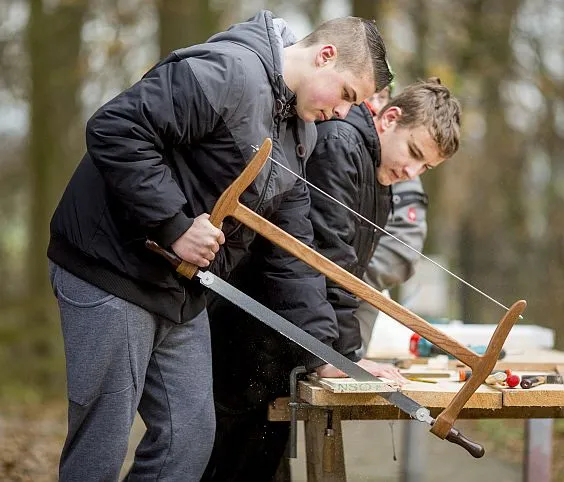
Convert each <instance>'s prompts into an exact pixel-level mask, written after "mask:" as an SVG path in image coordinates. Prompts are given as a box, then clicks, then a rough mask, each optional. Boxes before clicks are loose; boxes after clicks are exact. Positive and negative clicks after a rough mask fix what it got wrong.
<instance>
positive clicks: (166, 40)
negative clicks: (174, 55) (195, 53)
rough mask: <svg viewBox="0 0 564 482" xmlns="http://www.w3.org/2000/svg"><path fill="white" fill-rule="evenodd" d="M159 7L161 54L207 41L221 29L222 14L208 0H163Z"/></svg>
mask: <svg viewBox="0 0 564 482" xmlns="http://www.w3.org/2000/svg"><path fill="white" fill-rule="evenodd" d="M158 10H159V24H160V30H159V45H160V53H161V57H165V56H166V55H168V54H169V52H171V51H172V50H175V49H178V48H182V47H188V46H190V45H194V44H198V43H201V42H205V41H206V40H207V39H208V38H209V37H210V36H211V35H212V34H214V33H215V32H216V31H217V30H218V28H219V23H220V14H219V12H217V11H215V10H214V9H213V8H212V7H211V6H210V1H208V0H191V1H186V0H160V2H159V3H158Z"/></svg>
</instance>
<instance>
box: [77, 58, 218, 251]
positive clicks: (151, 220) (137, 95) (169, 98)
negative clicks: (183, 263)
mask: <svg viewBox="0 0 564 482" xmlns="http://www.w3.org/2000/svg"><path fill="white" fill-rule="evenodd" d="M217 120H218V118H217V114H216V113H215V112H214V110H213V109H212V108H211V107H210V105H209V102H208V101H207V99H206V97H205V95H204V93H203V92H202V90H201V88H200V87H199V84H198V82H197V80H196V79H195V77H194V74H193V72H192V71H191V69H190V66H189V65H188V63H187V62H185V61H180V62H171V63H167V64H164V65H161V66H159V67H157V68H155V69H153V70H152V71H150V72H149V73H148V74H147V75H146V76H145V77H143V79H141V80H140V81H139V82H137V83H136V84H134V85H133V86H132V87H131V88H129V89H127V90H126V91H124V92H122V93H121V94H119V95H118V96H117V97H115V98H114V99H112V100H111V101H109V102H108V103H107V104H105V105H104V106H103V107H101V108H100V109H99V110H98V111H97V112H96V113H95V114H94V115H93V116H92V117H91V118H90V120H89V121H88V123H87V128H86V142H87V148H88V152H89V154H90V156H91V158H92V160H93V162H94V164H95V165H96V167H97V168H98V170H99V171H100V173H101V174H102V176H103V178H104V180H105V182H106V185H107V186H108V188H109V189H110V191H111V192H112V195H113V197H114V199H115V200H116V202H117V203H119V204H120V206H121V208H122V209H123V210H124V211H125V212H127V215H128V218H129V219H131V220H132V221H133V222H135V223H137V224H138V225H139V226H140V227H143V228H145V229H147V230H148V232H149V233H150V235H151V237H153V238H154V239H155V240H156V241H158V242H160V243H162V244H164V245H166V246H168V245H170V244H171V243H172V242H173V241H174V240H175V239H177V238H178V237H179V236H180V235H181V234H182V233H183V232H184V231H186V230H187V229H188V228H189V227H190V226H191V224H192V222H193V219H191V218H189V217H187V216H186V215H185V214H184V213H183V212H182V207H183V206H184V204H185V203H186V199H185V197H184V194H183V193H182V190H181V189H180V187H179V186H178V185H177V183H176V181H175V180H174V178H173V175H172V172H171V169H170V167H169V166H168V165H166V164H165V163H164V162H163V152H165V150H166V149H167V146H170V145H180V144H190V143H191V142H194V141H195V140H197V139H199V138H201V137H202V136H204V135H205V134H206V133H207V132H209V131H210V130H212V129H213V126H214V125H215V123H216V122H217Z"/></svg>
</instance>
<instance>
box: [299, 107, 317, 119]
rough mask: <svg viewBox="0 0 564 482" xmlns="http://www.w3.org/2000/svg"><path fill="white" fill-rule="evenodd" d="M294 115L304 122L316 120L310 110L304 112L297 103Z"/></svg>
mask: <svg viewBox="0 0 564 482" xmlns="http://www.w3.org/2000/svg"><path fill="white" fill-rule="evenodd" d="M296 115H297V116H298V117H299V118H300V119H302V120H303V121H304V122H315V121H316V120H317V117H316V116H315V115H313V114H312V113H311V112H307V111H306V112H304V110H303V109H301V108H300V106H299V105H298V106H296Z"/></svg>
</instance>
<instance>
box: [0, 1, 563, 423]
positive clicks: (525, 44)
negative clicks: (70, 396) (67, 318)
mask: <svg viewBox="0 0 564 482" xmlns="http://www.w3.org/2000/svg"><path fill="white" fill-rule="evenodd" d="M261 8H267V9H270V10H272V11H274V12H275V13H276V14H277V15H278V16H281V17H284V18H285V19H286V20H287V21H288V22H289V24H290V27H291V28H292V29H293V30H294V32H295V33H296V34H297V35H298V37H301V36H304V35H305V34H307V33H308V32H309V31H310V30H311V28H312V27H313V26H315V25H317V24H319V23H320V22H321V21H323V20H325V19H328V18H331V17H336V16H342V15H348V14H352V15H358V16H362V17H365V18H374V19H375V20H376V22H377V25H378V26H379V28H380V30H381V32H382V34H383V36H384V39H385V42H386V45H387V47H388V54H389V59H390V61H391V64H392V67H393V69H394V71H395V73H396V79H397V81H396V84H397V89H398V90H401V88H403V87H404V86H405V85H407V84H409V83H411V82H412V81H414V80H417V79H422V78H427V77H429V76H439V77H440V78H441V80H442V81H443V83H444V84H446V85H447V86H448V87H450V88H451V89H452V91H453V92H454V94H455V95H456V96H457V97H458V98H459V99H460V100H461V102H462V105H463V141H462V147H461V150H460V151H459V153H458V154H457V155H456V157H455V158H454V159H453V160H452V161H449V162H448V163H446V164H445V165H444V166H441V168H440V169H438V170H436V171H434V172H433V175H431V176H423V182H424V185H425V188H426V190H427V192H428V194H429V197H430V206H429V217H428V221H429V237H428V239H427V243H426V246H425V250H424V251H425V253H426V254H438V255H440V256H441V257H442V259H443V260H445V261H446V263H447V264H448V267H449V268H450V269H451V270H453V271H454V272H455V273H457V274H458V275H459V276H460V277H462V278H463V279H465V280H467V281H468V282H470V283H472V284H474V285H476V286H478V287H479V288H480V289H481V290H483V291H485V292H486V293H488V294H489V295H490V296H492V297H493V298H495V299H497V300H500V301H501V302H503V303H504V304H507V305H509V304H511V303H512V302H513V301H514V300H516V299H520V298H524V299H526V300H527V301H528V303H529V305H528V309H527V311H526V312H525V321H524V323H531V324H537V325H541V326H545V327H549V328H552V329H554V330H555V342H556V348H560V349H562V348H564V331H563V330H560V329H559V327H560V325H561V318H560V317H561V316H563V314H564V159H563V155H564V154H563V153H564V149H563V148H564V28H563V26H564V2H561V1H558V0H504V1H492V0H490V1H488V0H461V1H457V2H452V1H449V0H397V1H392V0H382V1H369V0H355V1H345V0H311V1H306V0H296V1H284V0H268V1H260V0H209V1H207V0H158V1H152V0H117V1H116V0H43V1H42V0H25V1H24V0H0V279H3V280H4V282H3V283H0V408H2V410H3V411H4V413H9V411H10V409H9V408H8V407H12V406H13V405H14V404H21V403H23V404H24V405H25V406H28V407H34V408H33V411H37V410H38V409H37V407H41V406H43V404H46V405H45V406H47V405H48V404H49V403H51V401H52V400H60V399H61V397H63V396H64V390H65V388H64V383H65V373H64V356H63V346H62V340H61V335H60V327H59V320H58V314H57V309H56V303H55V300H54V298H53V295H52V292H51V288H50V285H49V281H48V277H47V259H46V255H45V253H46V246H47V242H48V236H49V220H50V217H51V214H52V212H53V209H54V207H55V206H56V204H57V202H58V200H59V198H60V196H61V194H62V191H63V189H64V187H65V185H66V183H67V181H68V179H69V177H70V176H71V174H72V172H73V170H74V168H75V166H76V165H77V162H78V161H79V160H80V158H81V156H82V154H83V151H84V126H85V121H86V119H87V118H88V117H89V116H90V115H91V114H92V113H93V112H94V111H95V110H96V109H97V107H99V106H100V105H101V104H103V103H104V102H105V101H106V100H108V99H110V98H111V97H112V96H114V95H115V94H116V93H118V92H119V91H121V90H122V89H123V88H125V87H127V86H129V85H131V84H132V83H133V82H135V81H136V80H137V79H138V78H139V77H140V76H141V75H142V74H143V73H144V72H145V71H146V70H148V69H149V68H150V67H151V66H152V65H153V64H154V63H155V62H156V61H157V60H158V59H159V58H160V57H162V56H164V55H166V54H167V53H168V52H169V51H171V50H173V49H175V48H179V47H183V46H186V45H189V44H193V43H198V42H201V41H204V40H205V39H206V38H207V37H209V36H210V35H211V34H212V33H214V32H216V31H218V30H221V29H224V28H225V27H226V26H228V25H230V24H231V23H234V22H238V21H241V20H244V19H246V18H248V17H250V16H252V15H254V13H255V12H256V11H257V10H259V9H261ZM448 307H449V308H448V310H447V312H446V313H444V316H446V317H451V318H452V317H457V318H460V319H462V320H465V321H466V322H473V323H495V322H497V321H498V320H499V319H500V318H501V316H502V314H503V312H502V310H501V309H500V308H499V307H498V306H496V305H495V304H493V303H491V302H490V301H488V300H487V299H485V298H483V297H481V296H479V295H477V294H475V293H474V292H473V291H471V290H469V289H468V288H466V287H465V286H464V285H461V284H459V283H457V282H456V281H455V280H453V281H451V282H450V284H449V303H448ZM39 411H40V410H39ZM0 413H1V412H0Z"/></svg>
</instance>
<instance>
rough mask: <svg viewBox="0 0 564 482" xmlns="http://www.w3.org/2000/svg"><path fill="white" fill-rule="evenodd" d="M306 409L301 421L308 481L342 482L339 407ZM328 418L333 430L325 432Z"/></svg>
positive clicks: (343, 456) (341, 442)
mask: <svg viewBox="0 0 564 482" xmlns="http://www.w3.org/2000/svg"><path fill="white" fill-rule="evenodd" d="M331 412H332V414H331V415H329V412H328V411H327V410H325V409H315V410H311V409H310V411H309V414H308V418H307V420H305V421H304V431H305V445H306V467H307V480H308V482H345V481H346V480H347V479H346V473H345V454H344V450H343V434H342V430H341V413H340V410H339V408H338V407H337V408H335V409H332V410H331ZM328 417H330V418H331V419H332V420H330V426H331V427H332V432H327V429H328Z"/></svg>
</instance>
